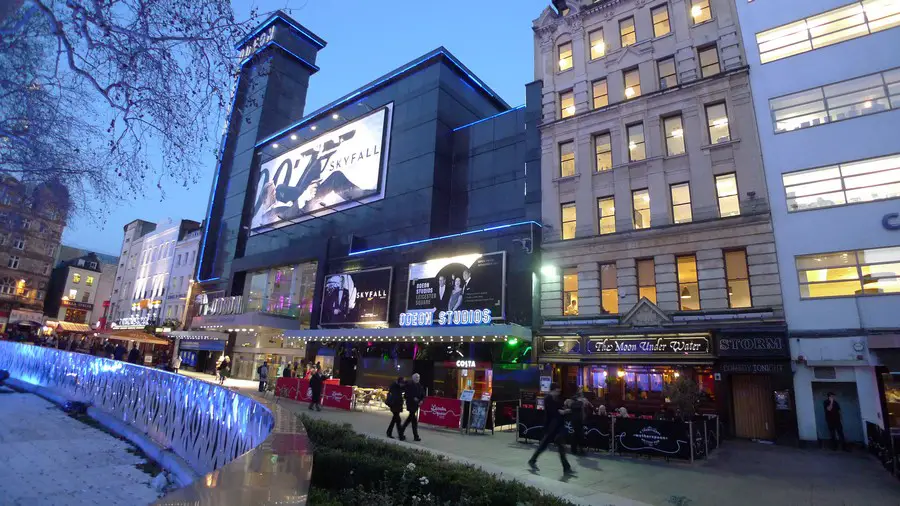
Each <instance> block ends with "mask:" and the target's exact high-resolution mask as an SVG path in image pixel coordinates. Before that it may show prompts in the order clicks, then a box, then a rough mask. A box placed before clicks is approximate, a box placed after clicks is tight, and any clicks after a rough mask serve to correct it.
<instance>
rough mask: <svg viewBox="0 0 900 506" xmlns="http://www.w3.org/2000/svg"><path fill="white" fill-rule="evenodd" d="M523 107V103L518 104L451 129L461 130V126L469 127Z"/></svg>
mask: <svg viewBox="0 0 900 506" xmlns="http://www.w3.org/2000/svg"><path fill="white" fill-rule="evenodd" d="M524 108H525V106H524V105H520V106H518V107H513V108H512V109H510V110H508V111H503V112H498V113H497V114H494V115H493V116H488V117H487V118H481V119H479V120H475V121H473V122H471V123H469V124H468V125H463V126H461V127H456V128H454V129H453V131H454V132H455V131H457V130H462V129H463V128H469V127H470V126H472V125H477V124H479V123H481V122H482V121H487V120H489V119H494V118H496V117H497V116H503V115H504V114H506V113H508V112H513V111H518V110H519V109H524Z"/></svg>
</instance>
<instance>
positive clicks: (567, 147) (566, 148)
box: [559, 141, 575, 177]
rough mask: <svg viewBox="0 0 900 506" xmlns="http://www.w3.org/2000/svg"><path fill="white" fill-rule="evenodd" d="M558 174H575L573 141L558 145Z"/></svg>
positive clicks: (561, 175)
mask: <svg viewBox="0 0 900 506" xmlns="http://www.w3.org/2000/svg"><path fill="white" fill-rule="evenodd" d="M559 175H560V177H569V176H574V175H575V142H574V141H569V142H563V143H561V144H560V145H559Z"/></svg>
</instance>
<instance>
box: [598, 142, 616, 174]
mask: <svg viewBox="0 0 900 506" xmlns="http://www.w3.org/2000/svg"><path fill="white" fill-rule="evenodd" d="M594 154H595V155H596V157H595V158H596V162H597V172H603V171H606V170H610V169H612V166H613V163H612V143H611V142H610V138H609V134H599V135H595V136H594Z"/></svg>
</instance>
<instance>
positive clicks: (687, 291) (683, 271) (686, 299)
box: [675, 255, 700, 311]
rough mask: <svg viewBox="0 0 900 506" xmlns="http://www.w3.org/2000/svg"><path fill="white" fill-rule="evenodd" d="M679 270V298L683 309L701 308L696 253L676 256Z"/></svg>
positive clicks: (693, 309)
mask: <svg viewBox="0 0 900 506" xmlns="http://www.w3.org/2000/svg"><path fill="white" fill-rule="evenodd" d="M675 265H676V268H677V270H678V300H679V307H680V308H681V310H682V311H697V310H699V309H700V285H699V283H698V281H697V258H696V257H695V256H694V255H684V256H679V257H675Z"/></svg>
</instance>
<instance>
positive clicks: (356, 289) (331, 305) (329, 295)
mask: <svg viewBox="0 0 900 506" xmlns="http://www.w3.org/2000/svg"><path fill="white" fill-rule="evenodd" d="M392 275H393V269H392V268H391V267H384V268H381V269H372V270H366V271H357V272H345V273H340V274H331V275H328V276H325V288H324V289H323V290H322V314H321V318H320V319H319V322H320V324H321V325H353V324H360V323H386V322H387V321H388V308H389V307H390V298H391V279H392Z"/></svg>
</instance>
